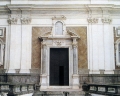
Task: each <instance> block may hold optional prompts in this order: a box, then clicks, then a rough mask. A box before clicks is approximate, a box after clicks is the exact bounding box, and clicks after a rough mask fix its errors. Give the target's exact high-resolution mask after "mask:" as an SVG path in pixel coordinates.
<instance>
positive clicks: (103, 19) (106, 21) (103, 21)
mask: <svg viewBox="0 0 120 96" xmlns="http://www.w3.org/2000/svg"><path fill="white" fill-rule="evenodd" d="M101 20H102V23H109V24H110V23H111V22H112V19H111V18H102V19H101Z"/></svg>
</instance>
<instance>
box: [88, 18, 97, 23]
mask: <svg viewBox="0 0 120 96" xmlns="http://www.w3.org/2000/svg"><path fill="white" fill-rule="evenodd" d="M87 21H88V23H98V18H87Z"/></svg>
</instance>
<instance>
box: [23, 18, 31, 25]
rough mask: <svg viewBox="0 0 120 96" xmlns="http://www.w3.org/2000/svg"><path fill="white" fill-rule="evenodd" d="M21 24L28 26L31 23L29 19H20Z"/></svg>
mask: <svg viewBox="0 0 120 96" xmlns="http://www.w3.org/2000/svg"><path fill="white" fill-rule="evenodd" d="M21 23H22V24H30V23H31V18H29V17H27V18H21Z"/></svg>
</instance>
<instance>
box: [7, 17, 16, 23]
mask: <svg viewBox="0 0 120 96" xmlns="http://www.w3.org/2000/svg"><path fill="white" fill-rule="evenodd" d="M17 21H18V18H16V17H10V18H8V20H7V22H8V23H9V24H17Z"/></svg>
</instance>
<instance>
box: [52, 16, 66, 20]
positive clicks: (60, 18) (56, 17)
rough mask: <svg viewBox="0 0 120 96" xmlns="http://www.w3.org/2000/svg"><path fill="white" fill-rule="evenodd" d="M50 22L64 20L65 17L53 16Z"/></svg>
mask: <svg viewBox="0 0 120 96" xmlns="http://www.w3.org/2000/svg"><path fill="white" fill-rule="evenodd" d="M52 20H66V17H65V16H64V15H62V16H54V17H52Z"/></svg>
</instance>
